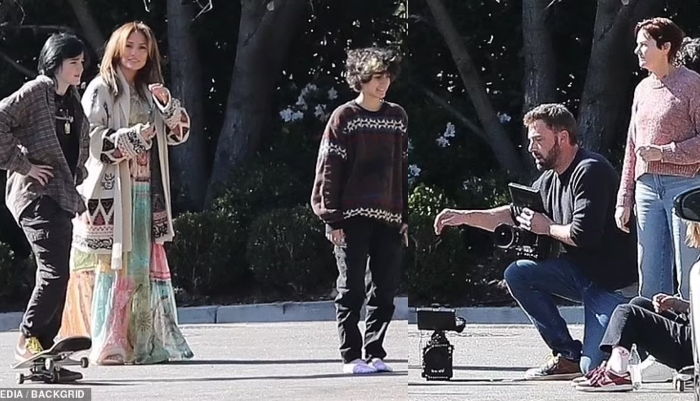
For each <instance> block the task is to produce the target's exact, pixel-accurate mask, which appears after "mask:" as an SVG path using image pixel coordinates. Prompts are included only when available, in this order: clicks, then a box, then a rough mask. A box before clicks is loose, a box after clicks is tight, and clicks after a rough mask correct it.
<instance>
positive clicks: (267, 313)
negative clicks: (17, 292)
mask: <svg viewBox="0 0 700 401" xmlns="http://www.w3.org/2000/svg"><path fill="white" fill-rule="evenodd" d="M394 305H395V306H396V310H395V311H394V320H408V317H409V311H408V298H406V297H398V298H396V299H394ZM177 314H178V320H179V323H180V324H214V323H272V322H318V321H334V320H335V305H334V303H333V301H319V302H278V303H271V304H253V305H214V306H194V307H184V308H177ZM362 315H363V318H364V312H363V314H362ZM21 321H22V313H21V312H10V313H0V332H1V331H11V330H17V328H18V327H19V324H20V322H21Z"/></svg>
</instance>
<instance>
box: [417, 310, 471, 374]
mask: <svg viewBox="0 0 700 401" xmlns="http://www.w3.org/2000/svg"><path fill="white" fill-rule="evenodd" d="M416 315H417V318H418V329H419V330H433V334H432V335H431V336H430V340H429V341H428V343H427V344H426V345H425V346H424V347H423V350H422V351H423V352H422V356H423V362H422V369H423V370H422V373H421V376H422V377H424V378H425V379H426V380H450V379H451V378H452V370H453V369H452V368H453V364H452V353H453V351H454V346H453V345H452V344H450V341H449V340H448V339H447V336H445V332H446V331H454V332H457V333H461V332H462V331H463V330H464V327H465V325H466V321H465V320H464V318H461V317H457V316H456V313H455V310H454V309H451V308H439V307H438V308H417V309H416Z"/></svg>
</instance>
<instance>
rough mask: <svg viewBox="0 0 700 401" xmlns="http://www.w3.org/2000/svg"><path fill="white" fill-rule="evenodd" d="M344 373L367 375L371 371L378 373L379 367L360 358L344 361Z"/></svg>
mask: <svg viewBox="0 0 700 401" xmlns="http://www.w3.org/2000/svg"><path fill="white" fill-rule="evenodd" d="M343 373H349V374H353V375H366V374H370V373H377V368H375V367H374V366H370V365H368V364H367V362H365V361H363V360H362V359H359V358H358V359H355V360H354V361H352V362H348V363H344V364H343Z"/></svg>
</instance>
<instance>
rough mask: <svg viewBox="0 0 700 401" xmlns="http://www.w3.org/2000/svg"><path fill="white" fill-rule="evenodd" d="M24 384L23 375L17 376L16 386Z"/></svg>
mask: <svg viewBox="0 0 700 401" xmlns="http://www.w3.org/2000/svg"><path fill="white" fill-rule="evenodd" d="M22 383H24V373H19V374H17V384H22Z"/></svg>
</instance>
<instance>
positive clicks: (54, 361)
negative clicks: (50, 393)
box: [12, 336, 92, 384]
mask: <svg viewBox="0 0 700 401" xmlns="http://www.w3.org/2000/svg"><path fill="white" fill-rule="evenodd" d="M90 347H92V340H91V339H90V337H83V336H75V337H66V338H63V339H61V340H60V341H58V342H57V343H55V344H54V345H53V347H51V348H49V349H47V350H45V351H42V352H40V353H38V354H36V355H34V356H33V357H31V358H29V359H27V360H25V361H22V362H16V363H15V364H13V365H12V369H27V368H29V372H30V373H29V374H28V375H25V374H24V373H19V374H17V384H22V383H24V381H25V380H31V381H41V382H44V383H60V382H61V375H60V373H59V371H60V369H61V367H62V366H71V365H79V366H80V367H81V368H83V369H85V368H87V367H88V365H89V362H88V358H85V357H83V358H80V360H79V361H76V360H73V359H69V358H68V357H69V356H71V355H73V354H74V353H76V352H78V351H83V350H87V349H90Z"/></svg>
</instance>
